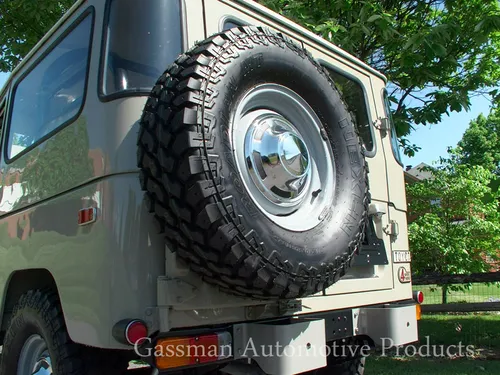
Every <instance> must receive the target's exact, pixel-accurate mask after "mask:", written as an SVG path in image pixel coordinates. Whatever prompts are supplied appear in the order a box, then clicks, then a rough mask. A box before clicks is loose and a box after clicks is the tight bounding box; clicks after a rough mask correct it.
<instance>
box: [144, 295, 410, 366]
mask: <svg viewBox="0 0 500 375" xmlns="http://www.w3.org/2000/svg"><path fill="white" fill-rule="evenodd" d="M214 334H216V335H217V334H218V335H219V337H224V342H223V344H224V345H223V346H224V348H223V349H221V348H222V346H221V348H219V354H218V355H215V356H214V355H212V356H211V357H210V353H209V355H208V356H207V353H206V352H204V354H203V353H201V352H200V349H199V348H198V349H196V354H195V355H193V356H192V358H190V359H187V362H190V364H187V365H183V366H182V367H178V366H176V365H175V363H179V361H178V358H173V357H172V358H171V360H170V359H168V358H167V360H165V356H168V355H170V356H175V355H176V354H174V351H172V350H170V351H168V350H165V348H166V345H167V343H174V342H178V341H174V338H176V340H177V338H179V337H186V338H190V339H191V342H193V343H201V342H205V341H206V340H205V338H209V337H210V336H212V337H213V336H214ZM228 338H229V339H228ZM345 338H360V339H364V340H365V341H367V342H369V343H370V344H371V345H369V347H368V348H367V349H369V348H371V347H373V345H375V346H380V347H383V348H385V349H389V348H390V347H395V346H400V345H404V344H409V343H412V342H415V341H417V340H418V331H417V313H416V303H415V302H414V301H412V300H408V301H403V302H400V303H391V304H385V305H378V306H366V307H360V308H356V309H349V310H342V311H330V312H324V313H321V314H310V315H304V316H301V317H297V318H287V319H278V320H264V321H254V322H250V323H241V324H234V325H227V326H223V327H218V328H216V329H215V328H207V329H202V330H195V331H191V332H189V331H185V330H183V331H176V332H169V333H164V334H159V335H158V336H157V337H155V338H154V339H152V340H151V341H150V342H148V343H147V344H146V345H145V346H143V347H141V348H137V351H139V353H140V354H141V357H143V359H145V360H147V361H148V362H149V363H150V364H151V365H152V366H153V367H155V368H156V367H158V370H159V371H160V373H168V372H170V371H174V370H175V371H178V370H180V369H185V368H190V367H197V366H201V365H202V363H203V364H206V365H209V364H217V365H222V364H224V363H228V362H234V361H241V360H242V361H244V362H245V363H246V362H248V360H249V359H252V360H254V361H255V362H256V363H257V364H258V365H259V367H260V368H261V370H262V371H263V372H264V373H266V374H272V375H291V374H297V373H301V372H305V371H310V370H314V369H318V368H321V367H324V366H326V357H327V355H328V354H329V353H332V344H335V345H338V343H339V340H341V339H345ZM215 342H217V341H215ZM219 343H220V342H219ZM183 348H184V349H185V347H183ZM207 350H209V349H208V347H207ZM358 350H359V347H358ZM222 351H223V353H222ZM185 352H186V351H185V350H183V353H184V355H186V354H185ZM344 352H347V353H349V351H344ZM193 353H194V351H193ZM188 356H189V355H188ZM160 357H163V360H162V361H160V360H159V358H160ZM209 357H210V358H209ZM181 362H182V361H181ZM157 364H158V366H157ZM165 364H167V366H172V367H170V368H166V367H165Z"/></svg>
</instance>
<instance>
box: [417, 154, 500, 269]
mask: <svg viewBox="0 0 500 375" xmlns="http://www.w3.org/2000/svg"><path fill="white" fill-rule="evenodd" d="M430 170H431V171H432V174H433V178H431V179H427V180H424V181H421V182H417V183H414V184H409V185H408V186H407V194H408V202H409V203H408V211H409V212H408V214H409V216H410V217H416V219H415V220H414V221H413V222H411V223H410V225H409V228H408V229H409V241H410V250H411V252H412V269H413V271H414V272H415V273H416V274H419V275H421V274H426V273H438V274H463V273H474V272H485V271H488V270H489V266H488V264H487V262H486V256H489V257H491V258H492V259H498V251H499V250H500V245H499V244H500V220H499V211H498V206H499V195H498V192H494V191H492V189H491V187H490V182H491V179H492V178H493V174H492V173H491V172H490V171H488V170H486V169H485V168H484V167H482V166H468V165H459V164H456V163H454V162H452V161H450V162H449V163H448V164H446V165H444V166H441V167H439V168H432V169H430ZM489 195H494V196H495V198H496V199H493V200H486V199H484V197H485V196H489Z"/></svg>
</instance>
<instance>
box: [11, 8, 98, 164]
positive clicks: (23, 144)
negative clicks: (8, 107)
mask: <svg viewBox="0 0 500 375" xmlns="http://www.w3.org/2000/svg"><path fill="white" fill-rule="evenodd" d="M92 25H93V13H87V15H86V16H85V17H84V18H83V19H82V20H81V21H79V22H78V24H77V25H76V26H75V27H72V28H70V31H69V32H68V33H67V34H66V35H65V36H64V37H63V38H62V39H61V40H60V41H59V42H58V43H57V44H56V45H55V46H54V47H52V49H50V51H49V52H48V53H47V54H46V55H45V56H44V57H43V58H42V60H40V62H38V64H36V65H35V67H34V68H33V69H31V70H30V71H29V72H28V73H27V74H26V75H25V76H24V78H22V79H21V81H20V82H19V83H18V84H17V86H16V87H15V91H14V98H13V105H12V117H11V121H10V132H9V138H8V148H7V156H8V158H9V159H12V158H13V157H15V156H17V155H18V154H20V153H22V152H24V151H25V150H26V149H28V148H30V147H32V146H34V145H36V144H38V143H40V141H42V140H43V139H45V138H46V137H48V136H49V135H50V134H52V133H53V132H54V131H55V130H57V129H59V128H60V127H62V126H64V125H65V124H68V123H70V122H71V121H72V120H74V119H75V118H76V117H77V116H78V113H79V112H80V110H81V108H82V106H83V102H84V98H85V91H86V84H87V74H88V64H89V57H90V46H91V34H92Z"/></svg>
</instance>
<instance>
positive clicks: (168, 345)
mask: <svg viewBox="0 0 500 375" xmlns="http://www.w3.org/2000/svg"><path fill="white" fill-rule="evenodd" d="M230 357H232V337H231V334H230V333H229V332H220V333H213V334H207V335H199V336H191V337H168V338H160V339H158V341H157V342H156V345H155V361H156V367H157V368H158V369H159V370H168V369H172V368H178V367H186V366H193V365H197V364H206V363H210V362H217V361H221V360H224V359H227V358H230Z"/></svg>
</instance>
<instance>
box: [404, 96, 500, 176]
mask: <svg viewBox="0 0 500 375" xmlns="http://www.w3.org/2000/svg"><path fill="white" fill-rule="evenodd" d="M489 112H490V102H489V101H488V99H486V98H485V97H483V96H477V97H473V98H471V106H470V109H469V111H468V112H466V111H465V110H463V111H462V112H458V113H457V112H450V116H447V115H444V116H443V117H442V121H441V122H440V123H439V124H435V125H428V126H422V125H419V126H415V130H414V131H413V132H412V133H411V134H410V135H409V137H408V139H409V141H410V142H411V143H414V144H416V145H417V146H419V147H421V150H420V151H419V152H417V153H416V154H415V156H414V157H411V158H410V157H408V156H406V155H403V163H404V164H405V166H407V165H412V166H415V165H417V164H420V163H422V162H423V163H426V164H429V165H432V163H433V162H434V161H438V160H439V157H440V156H443V157H444V156H446V155H447V152H446V150H447V148H448V147H449V146H452V147H455V146H456V145H457V143H458V142H459V141H460V139H462V136H463V134H464V132H465V130H467V127H468V126H469V123H470V121H471V120H473V119H475V118H477V117H478V116H479V115H480V114H481V113H482V114H484V115H485V116H487V115H488V113H489Z"/></svg>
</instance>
